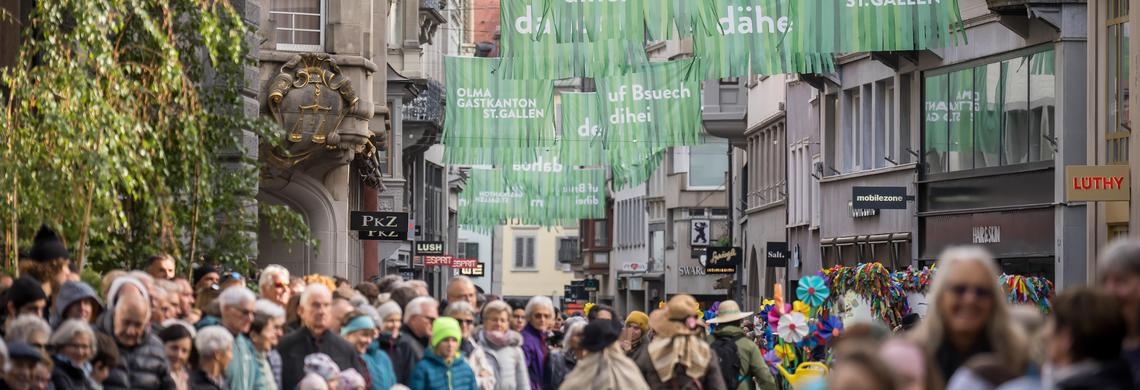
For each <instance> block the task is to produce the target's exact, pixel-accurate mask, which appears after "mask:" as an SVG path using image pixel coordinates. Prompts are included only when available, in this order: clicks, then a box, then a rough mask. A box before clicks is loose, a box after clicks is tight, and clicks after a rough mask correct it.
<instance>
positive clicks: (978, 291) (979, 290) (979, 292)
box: [950, 284, 993, 298]
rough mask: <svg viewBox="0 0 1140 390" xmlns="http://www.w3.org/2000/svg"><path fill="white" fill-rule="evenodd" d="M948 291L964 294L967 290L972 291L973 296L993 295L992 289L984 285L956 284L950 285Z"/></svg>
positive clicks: (959, 294) (987, 296)
mask: <svg viewBox="0 0 1140 390" xmlns="http://www.w3.org/2000/svg"><path fill="white" fill-rule="evenodd" d="M950 292H952V293H954V295H957V296H960V297H961V296H965V295H966V293H967V292H973V294H974V296H975V297H978V298H989V297H992V296H993V291H991V290H990V289H989V288H986V287H979V286H970V285H965V284H956V285H953V286H950Z"/></svg>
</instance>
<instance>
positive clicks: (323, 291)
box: [301, 283, 332, 306]
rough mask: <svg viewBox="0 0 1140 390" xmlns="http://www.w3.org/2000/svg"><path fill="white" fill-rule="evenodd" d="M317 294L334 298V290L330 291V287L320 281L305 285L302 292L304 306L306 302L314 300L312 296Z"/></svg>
mask: <svg viewBox="0 0 1140 390" xmlns="http://www.w3.org/2000/svg"><path fill="white" fill-rule="evenodd" d="M317 294H320V295H322V296H326V297H329V299H332V291H329V288H328V287H327V286H325V285H323V284H320V283H313V284H310V285H307V286H305V291H302V292H301V305H302V306H304V305H305V303H308V302H309V301H310V300H312V297H313V296H314V295H317Z"/></svg>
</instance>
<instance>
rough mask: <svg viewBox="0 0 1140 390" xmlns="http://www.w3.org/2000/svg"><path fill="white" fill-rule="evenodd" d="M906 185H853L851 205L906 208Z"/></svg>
mask: <svg viewBox="0 0 1140 390" xmlns="http://www.w3.org/2000/svg"><path fill="white" fill-rule="evenodd" d="M907 200H908V199H907V195H906V187H852V188H851V207H852V208H855V209H865V210H884V209H898V210H905V209H906V201H907Z"/></svg>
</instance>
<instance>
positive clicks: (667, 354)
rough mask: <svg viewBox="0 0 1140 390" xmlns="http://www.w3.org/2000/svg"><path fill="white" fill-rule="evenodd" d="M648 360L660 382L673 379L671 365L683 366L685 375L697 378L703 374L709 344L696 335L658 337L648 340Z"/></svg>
mask: <svg viewBox="0 0 1140 390" xmlns="http://www.w3.org/2000/svg"><path fill="white" fill-rule="evenodd" d="M648 350H649V360H650V361H651V362H652V363H653V369H654V370H656V371H657V376H659V377H660V378H661V382H668V381H669V380H670V379H673V367H674V366H676V365H678V364H680V365H682V366H685V375H687V376H688V377H689V378H693V379H698V378H702V377H704V375H705V369H706V368H708V364H709V360H710V359H711V354H712V351H711V350H710V349H709V345H708V344H706V343H705V341H704V340H702V339H701V338H700V337H699V336H696V335H677V336H673V337H669V338H658V339H655V340H653V341H650V342H649V347H648Z"/></svg>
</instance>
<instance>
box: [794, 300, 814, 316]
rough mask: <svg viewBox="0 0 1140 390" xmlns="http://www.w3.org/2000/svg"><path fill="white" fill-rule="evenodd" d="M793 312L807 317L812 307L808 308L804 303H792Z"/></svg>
mask: <svg viewBox="0 0 1140 390" xmlns="http://www.w3.org/2000/svg"><path fill="white" fill-rule="evenodd" d="M792 311H795V312H800V313H803V314H804V316H805V317H807V316H808V315H809V314H810V312H811V306H808V305H807V304H806V303H803V302H802V301H795V302H794V303H792Z"/></svg>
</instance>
